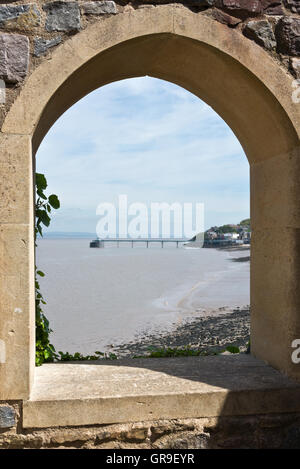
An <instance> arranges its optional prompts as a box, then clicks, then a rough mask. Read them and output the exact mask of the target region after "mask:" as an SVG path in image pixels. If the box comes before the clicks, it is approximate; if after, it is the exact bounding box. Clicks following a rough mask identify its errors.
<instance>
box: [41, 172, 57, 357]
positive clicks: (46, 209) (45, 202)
mask: <svg viewBox="0 0 300 469" xmlns="http://www.w3.org/2000/svg"><path fill="white" fill-rule="evenodd" d="M46 189H47V180H46V178H45V176H44V174H40V173H36V202H35V239H36V237H37V236H38V235H40V236H43V228H42V225H44V226H49V224H50V216H49V214H50V213H51V209H52V208H54V209H58V208H59V207H60V203H59V200H58V197H57V196H56V195H54V194H52V195H50V196H49V197H47V196H46V194H45V192H44V191H45V190H46ZM38 276H39V277H44V276H45V274H44V272H42V271H41V270H37V268H35V334H36V351H35V363H36V366H40V365H42V364H43V363H45V362H52V361H53V360H54V359H55V358H57V357H58V355H57V354H56V352H55V349H54V347H53V345H52V344H51V343H50V340H49V335H50V332H52V330H51V329H50V326H49V321H48V319H47V318H46V316H45V315H44V313H43V309H42V305H45V304H46V302H45V300H44V298H43V295H42V294H41V291H40V284H39V282H38Z"/></svg>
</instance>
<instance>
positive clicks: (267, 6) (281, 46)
mask: <svg viewBox="0 0 300 469" xmlns="http://www.w3.org/2000/svg"><path fill="white" fill-rule="evenodd" d="M162 3H176V2H174V0H171V1H168V0H134V1H128V0H123V1H122V0H119V1H117V2H114V1H112V0H105V1H83V0H70V1H63V0H58V1H52V2H47V1H46V2H45V1H42V0H36V1H35V2H31V1H26V0H25V1H20V0H18V1H11V0H10V1H8V2H1V4H0V80H2V82H1V83H2V87H3V82H4V83H5V87H6V103H5V104H0V125H1V124H2V122H3V119H4V117H5V115H6V113H7V111H8V109H9V107H10V105H11V104H12V102H13V101H14V99H15V97H16V95H17V94H18V92H19V90H20V88H21V87H22V83H23V81H24V80H25V79H26V77H27V76H28V75H29V74H30V73H31V72H32V71H33V70H34V69H35V68H36V67H37V66H38V65H39V64H40V63H41V62H43V61H45V60H49V59H51V53H52V52H53V50H55V48H56V47H59V45H60V44H61V43H63V42H64V41H66V40H67V39H68V37H69V36H70V35H74V34H78V33H79V32H80V31H81V30H83V29H85V28H86V27H87V26H88V24H89V23H91V22H96V21H105V18H106V17H107V16H110V15H118V14H122V12H124V11H127V10H130V9H137V8H155V5H156V4H162ZM177 3H183V4H184V5H185V6H186V7H187V8H189V9H190V10H192V11H193V12H194V14H195V15H208V16H210V17H212V18H213V19H214V20H215V21H218V22H220V23H222V24H224V28H235V29H237V30H238V31H239V32H240V34H243V35H244V36H246V37H247V38H248V39H249V40H250V41H255V42H256V43H257V44H259V45H260V46H261V47H263V48H265V49H266V50H267V51H268V52H269V54H271V55H272V56H273V57H274V58H275V59H276V60H278V61H280V62H281V63H282V64H284V66H285V67H286V68H287V69H288V70H289V72H290V73H291V74H292V75H294V77H295V78H300V58H299V57H300V17H299V13H300V3H299V1H298V0H184V1H178V2H177ZM50 79H51V77H50ZM2 93H3V90H2ZM2 101H3V99H2Z"/></svg>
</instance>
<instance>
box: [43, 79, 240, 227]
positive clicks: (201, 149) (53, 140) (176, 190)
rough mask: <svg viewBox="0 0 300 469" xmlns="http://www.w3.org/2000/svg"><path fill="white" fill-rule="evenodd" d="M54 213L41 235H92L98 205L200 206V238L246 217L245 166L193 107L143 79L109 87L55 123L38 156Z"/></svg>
mask: <svg viewBox="0 0 300 469" xmlns="http://www.w3.org/2000/svg"><path fill="white" fill-rule="evenodd" d="M36 164H37V169H36V170H37V172H39V173H43V174H45V175H46V178H47V181H48V189H47V193H48V195H49V194H51V193H54V194H57V195H58V197H59V199H60V202H61V208H60V209H59V210H58V211H57V212H56V213H55V214H53V216H52V221H51V225H50V227H49V228H48V232H58V231H59V232H89V233H95V232H96V226H97V223H98V222H99V219H100V218H101V217H100V216H99V215H97V214H96V209H97V206H98V205H99V204H102V203H114V204H115V205H116V206H117V202H118V197H119V195H127V198H128V204H129V205H130V204H131V203H136V202H139V203H144V204H146V205H147V206H150V204H151V203H155V202H159V203H162V202H167V203H169V204H171V203H174V202H179V203H181V204H183V203H193V204H196V203H203V204H204V226H205V229H207V228H209V227H210V226H214V225H222V224H227V223H238V222H239V221H240V220H242V219H244V218H248V217H249V164H248V161H247V158H246V156H245V154H244V152H243V149H242V147H241V145H240V143H239V141H238V140H237V138H236V137H235V135H234V134H233V132H232V131H231V129H230V128H229V127H228V126H227V124H226V123H225V122H224V121H223V120H222V119H221V117H220V116H219V115H218V114H216V113H215V111H213V109H212V108H211V107H210V106H208V105H207V104H205V103H204V102H203V101H201V100H200V99H199V98H198V97H196V96H194V95H193V94H191V93H189V92H188V91H186V90H184V89H183V88H181V87H178V86H177V85H174V84H172V83H169V82H166V81H162V80H158V79H155V78H150V77H143V78H133V79H128V80H122V81H119V82H115V83H111V84H109V85H106V86H104V87H101V88H99V89H97V90H95V91H94V92H92V93H90V94H89V95H88V96H86V97H85V98H83V99H81V100H80V101H78V102H77V103H76V104H75V105H74V106H72V107H71V108H70V109H69V110H68V111H66V112H65V113H64V114H63V115H62V116H61V117H60V119H58V120H57V121H56V123H55V124H54V125H53V127H52V128H51V129H50V131H49V132H48V134H47V135H46V137H45V138H44V140H43V142H42V144H41V146H40V148H39V150H38V153H37V156H36Z"/></svg>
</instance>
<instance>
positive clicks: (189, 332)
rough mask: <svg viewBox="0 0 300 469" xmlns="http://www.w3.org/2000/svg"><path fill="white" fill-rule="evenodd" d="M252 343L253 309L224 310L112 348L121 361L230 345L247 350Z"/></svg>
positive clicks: (212, 350)
mask: <svg viewBox="0 0 300 469" xmlns="http://www.w3.org/2000/svg"><path fill="white" fill-rule="evenodd" d="M249 339H250V308H249V306H246V307H243V308H236V309H234V310H228V309H226V308H225V307H224V308H219V309H218V311H214V312H211V313H209V314H208V315H206V316H204V317H203V316H201V317H197V318H195V319H194V320H192V321H188V322H184V323H182V324H180V325H175V326H174V329H173V330H171V331H170V332H162V333H157V334H149V335H148V334H145V335H144V336H140V337H138V338H137V339H136V340H133V341H131V342H128V343H123V344H120V345H116V346H114V347H113V350H112V352H113V353H115V354H116V355H117V356H118V358H123V357H127V358H133V357H135V356H147V355H149V352H150V351H151V349H165V348H186V347H189V348H190V349H192V350H201V351H203V352H208V353H213V352H222V351H224V350H225V349H226V347H228V346H229V345H231V346H235V347H239V348H240V351H242V352H245V351H246V350H247V346H248V342H249Z"/></svg>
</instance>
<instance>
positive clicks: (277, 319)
mask: <svg viewBox="0 0 300 469" xmlns="http://www.w3.org/2000/svg"><path fill="white" fill-rule="evenodd" d="M143 75H150V76H153V77H156V78H162V79H165V80H168V81H171V82H173V83H176V84H178V85H180V86H182V87H184V88H186V89H188V90H189V91H191V92H192V93H194V94H195V95H197V96H199V97H200V98H201V99H203V100H204V101H206V102H207V103H208V104H209V105H211V106H212V107H213V108H214V109H215V110H216V111H217V112H218V113H219V114H220V115H221V117H222V118H223V119H224V120H225V121H226V122H227V123H228V124H229V126H230V127H231V129H232V130H233V131H234V133H235V134H236V136H237V138H238V139H239V140H240V142H241V144H242V146H243V148H244V150H245V153H246V154H247V157H248V159H249V163H250V171H251V219H252V228H253V245H252V254H251V256H252V262H251V308H252V310H251V329H252V332H251V334H252V335H251V347H252V353H253V354H254V355H255V356H257V357H259V358H261V359H263V360H265V361H267V362H268V363H270V364H271V365H272V366H274V367H275V368H277V369H279V370H281V371H283V372H285V373H288V374H289V375H290V376H293V377H296V378H299V377H300V371H299V368H297V365H295V364H293V363H292V361H291V358H290V357H291V352H292V349H291V343H292V341H293V340H294V339H295V338H299V337H300V317H299V313H298V309H299V306H300V301H299V298H300V295H299V293H298V291H297V286H298V279H299V276H298V271H299V270H300V257H299V255H300V251H299V247H298V245H299V242H298V239H299V236H298V233H299V228H300V211H299V202H298V194H299V192H300V191H299V182H298V181H299V169H300V168H299V157H300V152H299V132H300V123H299V119H300V115H299V114H300V113H299V105H297V104H296V103H294V102H293V100H292V92H293V77H292V76H290V75H289V74H288V73H287V71H286V70H285V69H283V68H282V67H281V66H280V65H279V64H278V63H277V62H276V60H275V59H274V58H272V57H271V56H270V55H269V54H268V53H267V52H266V51H265V50H263V49H262V48H260V47H259V46H258V45H256V44H255V43H254V42H251V41H249V40H248V39H246V38H245V37H243V36H242V35H241V34H239V33H238V32H237V31H235V30H233V29H229V28H226V27H225V26H224V25H222V24H219V23H216V22H215V21H213V20H212V19H211V18H209V17H206V16H203V15H202V16H199V15H196V14H194V13H193V12H192V11H190V10H189V9H187V8H185V7H183V6H179V5H162V6H157V7H155V8H143V9H137V10H129V11H124V12H123V13H122V14H119V15H117V16H113V17H108V18H105V20H104V21H102V22H101V23H95V24H91V25H89V26H88V27H87V28H86V29H85V30H84V31H82V32H81V33H79V34H77V35H75V36H72V37H71V38H69V39H68V40H67V41H66V42H65V43H64V44H62V45H61V46H59V47H58V48H57V49H56V50H55V52H54V53H53V54H52V57H51V60H46V61H43V62H42V63H41V64H40V65H39V66H38V67H37V68H36V69H35V70H34V71H33V72H32V74H31V75H30V76H29V77H28V79H27V80H26V81H25V83H24V85H23V87H22V89H21V92H20V94H19V96H18V98H17V99H16V100H15V102H14V103H13V105H12V107H11V109H10V111H9V112H8V114H7V116H6V119H5V121H4V123H3V126H2V129H1V135H0V137H1V150H0V151H1V158H2V160H3V161H4V167H3V169H4V171H3V184H4V187H5V192H4V201H5V203H4V204H3V208H1V225H0V241H1V243H0V256H1V263H2V272H1V276H2V280H3V281H2V290H1V297H0V298H1V306H2V308H1V312H0V314H1V319H2V325H1V326H0V337H1V340H3V341H4V344H5V348H6V360H5V363H4V364H2V367H1V370H0V382H1V383H4V385H3V386H2V385H1V389H0V399H22V398H23V399H26V398H28V396H29V394H30V388H31V384H32V382H33V379H34V358H33V357H34V345H35V344H34V243H33V180H32V174H33V165H32V154H34V153H35V152H36V149H37V148H38V145H39V143H40V142H41V140H42V138H43V137H44V135H45V134H46V133H47V131H48V130H49V129H50V127H51V126H52V124H53V123H54V122H55V120H56V119H57V118H58V117H59V116H60V115H61V114H62V113H63V112H64V111H65V110H66V109H68V108H69V107H70V106H71V105H72V104H74V103H75V102H76V101H78V100H79V99H80V98H81V97H83V96H84V95H86V94H87V93H89V92H90V91H92V90H93V89H95V88H97V87H99V86H102V85H104V84H107V83H110V82H112V81H116V80H120V79H123V78H130V77H136V76H143ZM283 245H284V251H283V249H282V247H283Z"/></svg>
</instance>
